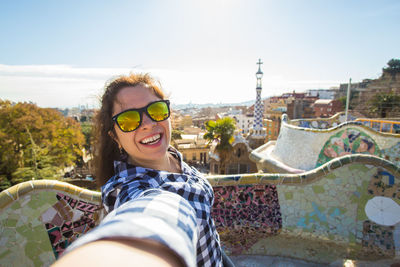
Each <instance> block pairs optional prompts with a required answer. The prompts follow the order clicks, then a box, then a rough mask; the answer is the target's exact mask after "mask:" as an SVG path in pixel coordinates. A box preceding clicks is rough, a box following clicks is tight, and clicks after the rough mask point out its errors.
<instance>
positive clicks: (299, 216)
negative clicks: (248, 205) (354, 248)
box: [277, 164, 400, 256]
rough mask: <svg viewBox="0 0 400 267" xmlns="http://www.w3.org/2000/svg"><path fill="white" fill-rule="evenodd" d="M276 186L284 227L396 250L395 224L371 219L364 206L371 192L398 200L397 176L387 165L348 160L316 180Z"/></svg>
mask: <svg viewBox="0 0 400 267" xmlns="http://www.w3.org/2000/svg"><path fill="white" fill-rule="evenodd" d="M277 188H278V195H279V203H280V206H281V212H282V229H283V231H286V232H291V233H292V234H294V235H301V236H309V237H318V238H326V239H329V240H335V241H339V242H345V243H353V244H356V243H358V244H359V243H362V245H363V246H364V247H365V248H369V249H374V252H375V253H379V254H382V255H383V254H385V255H391V256H393V255H394V250H395V247H394V243H393V237H392V235H393V229H394V227H385V226H379V225H377V224H375V223H373V222H370V221H369V219H368V217H367V215H366V214H365V210H364V208H365V205H366V203H367V201H368V200H370V199H372V198H373V197H374V196H386V197H390V198H392V199H393V200H395V201H396V202H397V203H399V204H400V196H399V195H400V193H399V191H400V190H399V189H400V182H399V178H397V179H396V177H395V176H394V175H393V174H392V173H390V172H389V171H388V170H386V169H384V168H382V167H376V166H373V165H365V164H348V165H346V166H343V167H341V168H337V169H335V170H333V171H332V172H331V173H329V174H327V175H326V176H325V177H324V179H321V180H319V181H316V182H314V183H311V184H308V185H293V186H290V185H281V186H278V187H277ZM385 247H386V249H385ZM397 250H400V248H397Z"/></svg>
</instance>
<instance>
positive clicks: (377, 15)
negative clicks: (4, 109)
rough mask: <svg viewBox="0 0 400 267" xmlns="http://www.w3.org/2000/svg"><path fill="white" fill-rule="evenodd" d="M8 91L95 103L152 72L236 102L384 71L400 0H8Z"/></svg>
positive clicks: (184, 98)
mask: <svg viewBox="0 0 400 267" xmlns="http://www.w3.org/2000/svg"><path fill="white" fill-rule="evenodd" d="M0 10H1V14H2V16H1V17H0V24H1V25H3V27H1V29H0V32H1V33H2V36H5V37H6V40H7V41H6V42H1V43H0V49H1V51H5V52H4V53H0V98H1V99H8V100H11V101H15V102H18V101H32V102H34V103H37V104H38V105H39V106H42V107H60V108H65V107H75V106H77V105H79V104H89V106H95V105H96V104H97V98H98V96H99V95H101V94H102V88H103V87H104V84H105V82H106V81H107V80H109V79H110V78H111V77H113V76H116V75H119V74H128V73H129V72H132V71H133V72H135V71H139V72H150V73H151V74H152V75H154V76H155V77H156V78H158V79H159V80H160V82H161V84H162V86H163V88H164V89H165V90H166V91H167V93H170V97H171V100H172V102H173V103H175V104H186V103H190V102H191V103H198V104H204V103H238V102H243V101H249V100H254V99H255V96H256V90H255V87H256V77H255V73H256V71H257V65H256V62H257V60H258V59H259V58H261V60H262V61H263V62H264V64H263V66H262V70H263V72H264V77H263V91H262V97H263V98H265V97H269V96H274V95H280V94H282V93H284V92H291V91H293V90H296V91H297V92H300V91H305V90H307V89H320V88H323V89H328V88H330V87H332V86H339V84H340V83H347V82H348V79H349V78H352V80H353V82H358V81H361V80H362V79H366V78H370V79H375V78H378V77H379V76H380V74H381V70H382V68H383V67H384V66H385V65H386V63H387V62H388V61H389V60H390V59H391V58H400V54H399V53H400V52H399V50H398V49H397V48H398V44H399V43H400V37H399V35H398V34H396V33H397V31H398V29H399V28H400V27H399V26H400V19H399V18H398V14H399V13H400V2H398V1H379V2H377V1H351V2H348V1H334V2H333V1H332V2H326V1H289V0H287V1H279V2H278V1H261V0H254V1H240V0H236V1H235V0H233V1H223V0H217V1H211V0H207V1H202V2H196V1H180V0H173V1H157V0H151V1H146V2H140V1H116V2H113V3H112V4H111V3H109V2H107V1H96V2H95V1H85V2H84V3H80V2H77V1H72V2H71V1H68V2H67V1H59V2H53V1H37V2H30V1H18V2H15V1H3V2H2V3H0Z"/></svg>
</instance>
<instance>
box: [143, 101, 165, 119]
mask: <svg viewBox="0 0 400 267" xmlns="http://www.w3.org/2000/svg"><path fill="white" fill-rule="evenodd" d="M147 112H148V113H149V115H150V117H151V118H152V119H153V120H155V121H163V120H166V119H167V118H168V116H169V111H168V106H167V104H166V103H165V102H156V103H154V104H151V105H150V106H149V107H148V108H147Z"/></svg>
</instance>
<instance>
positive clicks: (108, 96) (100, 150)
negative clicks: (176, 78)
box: [94, 73, 166, 187]
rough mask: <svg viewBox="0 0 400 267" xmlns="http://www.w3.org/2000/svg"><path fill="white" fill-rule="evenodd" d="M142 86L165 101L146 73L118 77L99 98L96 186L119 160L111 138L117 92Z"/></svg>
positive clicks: (95, 151)
mask: <svg viewBox="0 0 400 267" xmlns="http://www.w3.org/2000/svg"><path fill="white" fill-rule="evenodd" d="M137 85H144V86H145V87H147V88H149V90H151V91H152V93H153V94H154V95H155V96H157V97H159V98H160V99H166V95H165V93H164V92H163V91H162V90H161V86H160V83H159V82H158V81H156V80H155V79H154V78H153V77H151V76H150V75H149V74H148V73H146V74H142V73H138V74H135V73H134V74H130V75H128V76H125V75H123V76H119V77H117V78H115V79H112V80H111V81H109V82H108V83H106V86H105V91H104V94H103V96H102V98H101V108H100V110H99V112H98V113H97V114H96V116H95V118H94V136H95V145H94V167H95V177H96V181H97V185H98V186H99V187H101V186H102V185H104V184H105V183H106V182H107V180H108V179H110V178H111V177H112V176H113V175H114V174H115V173H114V160H119V159H121V153H120V150H119V148H118V144H117V142H116V141H115V140H114V139H113V138H112V135H114V136H115V135H116V133H115V128H114V122H113V121H112V113H113V108H114V102H115V99H116V96H117V94H118V92H119V91H120V90H121V89H123V88H125V87H133V86H137Z"/></svg>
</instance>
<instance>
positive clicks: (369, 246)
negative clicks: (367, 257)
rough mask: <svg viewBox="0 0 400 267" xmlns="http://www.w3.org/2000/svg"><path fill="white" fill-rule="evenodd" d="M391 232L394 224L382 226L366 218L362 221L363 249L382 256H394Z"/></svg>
mask: <svg viewBox="0 0 400 267" xmlns="http://www.w3.org/2000/svg"><path fill="white" fill-rule="evenodd" d="M393 233H394V226H382V225H379V224H376V223H374V222H371V221H369V220H366V221H365V222H364V223H363V235H362V236H363V237H362V246H363V249H364V250H365V251H367V252H371V253H378V254H380V255H382V256H392V257H393V256H395V245H394V239H393V237H394V236H393Z"/></svg>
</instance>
